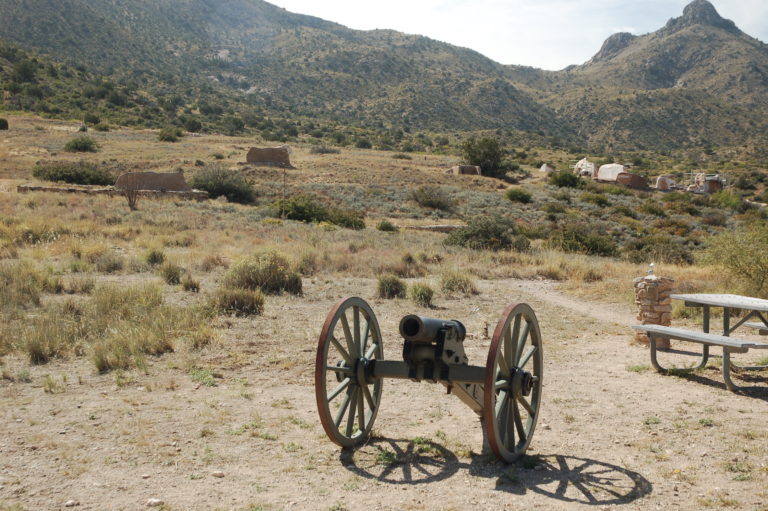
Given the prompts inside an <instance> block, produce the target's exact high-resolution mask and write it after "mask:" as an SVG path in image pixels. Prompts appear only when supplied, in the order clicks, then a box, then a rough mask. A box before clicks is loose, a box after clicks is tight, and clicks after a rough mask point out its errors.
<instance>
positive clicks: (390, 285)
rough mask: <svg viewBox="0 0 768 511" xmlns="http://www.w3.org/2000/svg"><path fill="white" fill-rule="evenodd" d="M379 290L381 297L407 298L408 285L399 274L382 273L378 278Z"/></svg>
mask: <svg viewBox="0 0 768 511" xmlns="http://www.w3.org/2000/svg"><path fill="white" fill-rule="evenodd" d="M376 289H377V292H378V294H379V298H386V299H392V298H405V294H406V291H407V290H408V285H407V284H406V283H405V282H403V281H402V280H400V279H399V278H398V277H397V275H382V276H380V277H379V278H378V285H377V288H376Z"/></svg>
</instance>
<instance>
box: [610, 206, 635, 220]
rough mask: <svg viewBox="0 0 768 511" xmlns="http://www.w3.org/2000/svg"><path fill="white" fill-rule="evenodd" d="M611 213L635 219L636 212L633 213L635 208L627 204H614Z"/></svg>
mask: <svg viewBox="0 0 768 511" xmlns="http://www.w3.org/2000/svg"><path fill="white" fill-rule="evenodd" d="M613 213H614V214H617V215H621V216H625V217H627V218H634V219H637V213H635V210H634V209H632V208H630V207H628V206H614V207H613Z"/></svg>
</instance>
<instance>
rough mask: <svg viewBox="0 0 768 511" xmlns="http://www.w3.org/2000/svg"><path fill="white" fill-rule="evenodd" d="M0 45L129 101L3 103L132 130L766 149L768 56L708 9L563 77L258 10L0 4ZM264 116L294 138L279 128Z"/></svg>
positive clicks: (625, 42)
mask: <svg viewBox="0 0 768 511" xmlns="http://www.w3.org/2000/svg"><path fill="white" fill-rule="evenodd" d="M0 39H5V40H7V41H9V42H10V43H11V44H14V45H18V46H19V47H21V48H23V49H24V50H25V51H28V52H31V53H32V54H33V55H32V57H31V58H34V54H40V55H44V57H41V58H42V59H43V60H46V61H52V62H58V63H63V64H64V65H67V66H69V67H71V68H74V69H75V70H77V72H79V73H86V74H88V76H89V78H88V82H85V83H82V85H81V91H82V92H83V93H84V92H85V91H86V90H88V87H92V86H96V87H97V88H98V87H101V85H102V84H103V83H108V84H109V87H111V89H110V90H109V91H108V93H113V97H115V95H118V96H119V97H121V98H122V100H121V101H118V103H117V104H114V103H113V104H110V102H108V101H107V102H104V101H101V102H97V103H95V104H92V103H88V102H86V104H83V105H80V106H78V105H77V104H74V105H72V102H71V101H69V100H67V101H65V102H64V106H62V105H61V104H55V105H49V104H48V103H56V101H53V100H51V101H48V102H46V103H41V101H35V100H29V99H28V98H27V99H24V97H23V95H24V92H25V90H24V88H23V87H22V88H21V90H18V89H19V87H17V86H14V88H15V89H16V90H17V92H13V91H11V92H12V95H15V97H12V98H11V101H10V102H6V107H10V108H16V107H17V105H21V107H22V108H23V109H25V110H33V111H37V112H42V113H51V112H50V110H53V111H54V114H55V110H56V109H57V108H58V109H59V110H62V111H61V112H60V113H59V115H64V116H66V115H67V114H69V115H70V116H74V117H82V116H83V115H84V113H85V110H89V109H94V108H95V109H96V113H97V114H99V115H102V116H105V117H107V118H109V119H111V120H113V122H119V123H125V124H137V125H149V126H160V125H163V124H168V123H174V124H177V125H184V124H185V122H187V121H188V120H189V119H190V118H195V119H196V120H199V121H201V122H202V125H203V126H204V128H210V129H215V130H222V131H225V132H231V133H234V132H238V131H241V130H242V129H243V128H246V129H248V130H250V131H251V132H256V131H257V130H258V131H259V132H260V133H261V134H262V135H263V136H265V138H267V139H277V140H287V139H289V138H290V137H292V136H295V135H292V133H296V132H301V130H302V128H301V125H302V120H303V124H304V125H307V124H309V125H313V124H316V123H318V122H319V123H324V124H325V125H327V126H329V128H328V129H329V130H331V131H333V130H337V129H338V128H337V127H338V126H346V127H350V126H353V127H357V128H361V129H362V130H363V131H361V132H360V133H359V134H358V135H353V136H352V138H351V139H350V137H349V136H346V135H345V136H341V135H337V136H335V138H329V139H328V140H329V141H333V140H335V141H337V142H338V141H339V140H341V139H344V140H347V141H350V140H352V139H355V138H356V137H357V138H360V137H364V136H371V134H374V135H373V136H374V138H377V139H380V140H381V142H380V143H378V146H379V147H393V145H392V144H391V143H389V142H388V141H387V140H388V138H391V137H389V135H386V133H388V132H392V131H393V130H394V131H400V132H402V131H403V130H404V131H405V132H406V133H407V132H409V131H410V130H411V129H413V130H420V131H428V132H433V133H434V132H443V133H444V132H467V131H476V130H496V131H498V130H501V131H498V133H499V134H501V133H504V134H506V135H512V134H514V136H515V137H516V139H517V140H526V137H528V138H530V137H538V140H539V141H542V140H543V141H548V142H549V143H552V144H560V145H565V144H569V145H577V146H583V145H589V146H591V147H592V148H593V149H595V150H602V151H614V150H643V149H655V150H669V149H678V148H687V147H700V146H723V145H728V146H734V145H750V146H759V145H762V144H764V143H765V142H766V136H765V135H763V133H766V132H768V121H766V120H765V119H768V115H766V113H767V112H768V46H766V45H765V44H764V43H762V42H760V41H758V40H756V39H754V38H752V37H750V36H749V35H747V34H745V33H743V32H742V31H741V30H739V29H738V27H736V25H735V24H733V22H731V21H729V20H725V19H723V18H722V17H720V16H719V14H718V13H717V11H716V10H715V8H714V7H713V6H712V5H711V4H710V3H709V2H707V1H706V0H695V1H694V2H692V3H691V4H690V5H688V6H687V7H686V8H685V10H684V12H683V14H682V16H680V17H678V18H674V19H671V20H670V21H669V22H668V23H667V24H666V26H664V27H663V28H661V29H660V30H658V31H656V32H653V33H650V34H646V35H642V36H634V35H632V34H626V33H619V34H615V35H613V36H611V37H610V38H608V40H606V42H605V44H604V45H603V47H602V48H601V49H600V50H599V51H598V52H597V53H596V54H595V56H594V57H593V58H592V59H591V60H590V61H588V62H587V63H585V64H583V65H581V66H571V67H569V68H567V69H565V70H563V71H559V72H549V71H542V70H539V69H535V68H530V67H520V66H502V65H500V64H498V63H496V62H493V61H492V60H490V59H488V58H486V57H484V56H482V55H480V54H479V53H477V52H474V51H472V50H468V49H465V48H459V47H456V46H452V45H450V44H446V43H442V42H438V41H434V40H431V39H429V38H426V37H422V36H418V35H406V34H401V33H398V32H395V31H391V30H374V31H357V30H351V29H348V28H346V27H343V26H341V25H339V24H336V23H332V22H329V21H324V20H321V19H319V18H315V17H311V16H304V15H298V14H294V13H290V12H288V11H285V10H284V9H281V8H278V7H276V6H274V5H271V4H269V3H267V2H264V1H262V0H235V1H231V2H226V3H220V2H214V1H212V0H159V1H150V0H134V1H127V0H109V1H103V2H89V1H87V0H29V1H26V2H23V3H19V2H15V1H13V0H0ZM57 65H58V64H57ZM4 83H5V84H6V85H4V89H6V90H9V85H8V84H9V83H11V84H12V83H15V82H14V80H13V79H8V78H6V79H4ZM57 86H58V84H56V83H52V84H51V85H50V88H51V89H52V90H56V87H57ZM63 87H64V89H66V90H68V91H70V92H71V91H73V90H76V86H74V85H73V84H65V85H64V86H63ZM19 94H21V96H19ZM82 95H85V94H82ZM52 96H53V97H63V96H67V94H63V93H62V94H59V93H56V92H54V93H53V94H52ZM71 96H72V95H71V94H70V95H69V96H67V97H71ZM33 99H35V98H33ZM36 99H37V100H40V99H42V98H36ZM49 106H51V108H48V107H49ZM270 117H271V118H278V119H283V120H284V121H281V122H283V123H284V124H285V123H288V124H290V125H291V126H293V127H288V126H287V124H286V125H285V126H284V127H283V128H281V129H278V130H274V129H272V128H271V126H270V123H271V122H273V121H272V120H269V119H267V118H270ZM312 129H314V128H310V130H309V131H312ZM409 145H410V146H413V145H414V144H405V145H401V147H403V148H407V147H409Z"/></svg>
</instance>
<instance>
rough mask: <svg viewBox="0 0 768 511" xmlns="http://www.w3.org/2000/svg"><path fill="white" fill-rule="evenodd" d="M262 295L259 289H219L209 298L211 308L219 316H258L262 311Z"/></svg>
mask: <svg viewBox="0 0 768 511" xmlns="http://www.w3.org/2000/svg"><path fill="white" fill-rule="evenodd" d="M264 301H265V299H264V293H262V292H261V290H260V289H239V288H226V287H225V288H221V289H218V290H217V291H216V293H215V294H214V295H213V296H212V297H211V306H212V307H213V309H214V310H215V311H216V312H218V313H219V314H234V315H235V316H251V315H259V314H261V313H262V312H263V311H264Z"/></svg>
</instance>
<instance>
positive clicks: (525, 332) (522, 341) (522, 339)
mask: <svg viewBox="0 0 768 511" xmlns="http://www.w3.org/2000/svg"><path fill="white" fill-rule="evenodd" d="M530 332H531V324H530V323H528V321H526V322H525V326H524V327H523V331H522V333H521V334H520V337H519V338H518V339H519V340H518V341H517V351H516V352H515V364H513V365H515V366H517V367H522V364H521V363H520V362H518V361H519V360H520V355H521V354H522V353H523V347H524V346H525V342H526V340H527V339H528V334H529V333H530Z"/></svg>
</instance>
